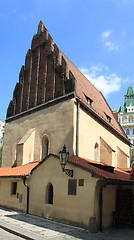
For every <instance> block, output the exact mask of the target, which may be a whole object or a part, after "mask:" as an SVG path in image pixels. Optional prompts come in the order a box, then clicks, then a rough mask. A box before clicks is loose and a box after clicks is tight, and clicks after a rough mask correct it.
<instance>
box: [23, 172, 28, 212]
mask: <svg viewBox="0 0 134 240" xmlns="http://www.w3.org/2000/svg"><path fill="white" fill-rule="evenodd" d="M22 179H23V184H24V185H25V187H26V188H27V214H28V213H29V186H28V185H27V184H26V179H27V178H26V176H24V177H23V178H22Z"/></svg>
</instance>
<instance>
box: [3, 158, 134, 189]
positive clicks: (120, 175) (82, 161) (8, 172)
mask: <svg viewBox="0 0 134 240" xmlns="http://www.w3.org/2000/svg"><path fill="white" fill-rule="evenodd" d="M51 155H53V154H50V155H48V156H47V157H46V158H45V159H44V160H43V161H34V162H31V163H28V164H26V165H23V166H18V167H13V168H12V167H8V168H0V178H1V177H22V176H25V175H28V174H30V173H31V174H32V172H33V171H35V170H36V167H39V166H40V165H41V164H42V163H43V162H44V161H45V160H46V159H47V158H49V157H50V156H51ZM53 156H56V155H53ZM56 157H57V158H58V156H56ZM69 163H72V164H75V165H76V166H78V167H82V168H84V169H86V170H89V171H90V172H91V173H92V174H93V175H96V176H97V177H98V178H104V179H105V180H109V181H110V180H112V181H115V182H116V181H122V183H124V182H127V183H133V184H134V180H133V179H131V177H130V172H127V169H126V168H125V170H123V169H120V168H114V167H111V166H108V165H106V164H103V163H99V162H96V161H93V160H89V159H86V158H80V157H77V156H74V155H72V156H69ZM128 169H129V170H130V168H128ZM111 170H113V172H111Z"/></svg>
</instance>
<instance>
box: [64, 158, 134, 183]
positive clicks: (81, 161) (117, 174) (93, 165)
mask: <svg viewBox="0 0 134 240" xmlns="http://www.w3.org/2000/svg"><path fill="white" fill-rule="evenodd" d="M69 162H70V163H73V164H75V165H77V166H80V167H82V168H84V169H86V170H89V171H90V172H91V173H92V174H93V176H94V175H96V176H98V177H99V178H103V179H105V180H109V181H111V182H112V181H115V182H116V181H120V182H128V183H133V184H134V180H132V179H131V177H130V170H131V169H130V168H129V169H128V170H129V171H128V172H127V169H126V168H125V170H123V169H121V168H114V167H112V166H108V165H106V164H103V163H99V162H96V161H93V160H89V159H86V158H80V157H77V156H74V155H72V156H70V157H69Z"/></svg>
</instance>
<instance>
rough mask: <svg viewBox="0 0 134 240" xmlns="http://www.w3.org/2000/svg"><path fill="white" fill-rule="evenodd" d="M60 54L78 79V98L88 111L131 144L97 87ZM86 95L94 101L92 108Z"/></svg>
mask: <svg viewBox="0 0 134 240" xmlns="http://www.w3.org/2000/svg"><path fill="white" fill-rule="evenodd" d="M60 54H61V56H63V57H64V58H65V61H66V62H67V64H68V70H71V72H72V73H73V75H74V77H75V79H76V96H77V97H78V98H79V99H80V100H81V101H82V102H83V103H84V104H85V105H86V106H87V107H88V109H90V111H91V112H92V113H94V114H95V115H96V116H98V117H99V118H100V119H102V120H103V122H105V123H106V124H107V125H109V126H110V127H112V128H113V129H114V130H115V131H116V133H118V134H120V135H121V136H122V137H123V138H125V140H127V142H128V143H129V144H130V142H129V139H128V137H127V135H126V134H125V132H124V131H123V130H122V127H121V126H120V124H119V123H118V121H117V120H116V118H115V116H114V114H113V112H112V110H111V109H110V107H109V105H108V103H107V102H106V100H105V98H104V97H103V95H102V93H101V92H100V91H98V90H97V89H96V88H95V86H94V85H93V84H92V83H91V82H90V81H89V80H88V79H87V78H86V77H85V76H84V75H83V74H82V73H81V72H80V71H79V69H78V68H77V67H76V66H75V65H74V64H73V63H72V62H71V61H70V60H69V59H68V58H67V57H66V56H65V55H64V54H63V53H62V52H60ZM85 95H86V96H87V97H89V98H90V99H91V100H92V101H93V102H92V103H93V104H92V106H90V104H89V103H88V102H87V98H86V97H85ZM108 117H110V118H111V122H109V118H108Z"/></svg>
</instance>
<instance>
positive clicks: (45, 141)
mask: <svg viewBox="0 0 134 240" xmlns="http://www.w3.org/2000/svg"><path fill="white" fill-rule="evenodd" d="M48 147H49V140H48V137H47V136H46V135H44V136H43V138H42V159H43V158H45V157H46V156H47V155H48Z"/></svg>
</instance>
